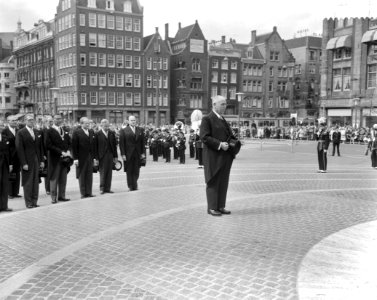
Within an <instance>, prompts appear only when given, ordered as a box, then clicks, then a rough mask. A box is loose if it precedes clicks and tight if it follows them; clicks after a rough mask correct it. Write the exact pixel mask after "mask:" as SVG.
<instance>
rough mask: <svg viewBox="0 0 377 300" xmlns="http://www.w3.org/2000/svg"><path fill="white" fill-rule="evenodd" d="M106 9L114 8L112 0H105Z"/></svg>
mask: <svg viewBox="0 0 377 300" xmlns="http://www.w3.org/2000/svg"><path fill="white" fill-rule="evenodd" d="M106 9H108V10H114V0H107V1H106Z"/></svg>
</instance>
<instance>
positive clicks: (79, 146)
mask: <svg viewBox="0 0 377 300" xmlns="http://www.w3.org/2000/svg"><path fill="white" fill-rule="evenodd" d="M72 155H73V159H75V160H76V159H77V160H78V161H79V165H82V164H83V162H84V161H85V160H87V159H88V157H89V158H90V159H94V158H95V157H96V154H95V136H94V132H93V130H89V136H87V135H86V133H85V132H84V130H83V129H82V128H78V129H76V130H75V131H74V132H73V135H72Z"/></svg>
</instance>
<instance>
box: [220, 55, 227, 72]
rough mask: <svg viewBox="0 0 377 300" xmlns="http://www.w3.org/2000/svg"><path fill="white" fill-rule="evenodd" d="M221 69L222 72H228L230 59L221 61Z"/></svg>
mask: <svg viewBox="0 0 377 300" xmlns="http://www.w3.org/2000/svg"><path fill="white" fill-rule="evenodd" d="M221 69H222V70H228V59H225V58H224V59H223V60H222V61H221Z"/></svg>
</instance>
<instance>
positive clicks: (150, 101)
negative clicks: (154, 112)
mask: <svg viewBox="0 0 377 300" xmlns="http://www.w3.org/2000/svg"><path fill="white" fill-rule="evenodd" d="M147 106H152V93H148V94H147Z"/></svg>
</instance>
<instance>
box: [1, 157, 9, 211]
mask: <svg viewBox="0 0 377 300" xmlns="http://www.w3.org/2000/svg"><path fill="white" fill-rule="evenodd" d="M8 180H9V166H8V165H7V164H6V163H5V162H4V161H2V158H0V211H2V210H5V209H7V208H8V188H9V182H8Z"/></svg>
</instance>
